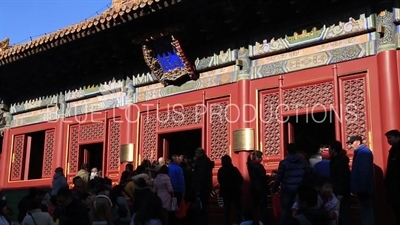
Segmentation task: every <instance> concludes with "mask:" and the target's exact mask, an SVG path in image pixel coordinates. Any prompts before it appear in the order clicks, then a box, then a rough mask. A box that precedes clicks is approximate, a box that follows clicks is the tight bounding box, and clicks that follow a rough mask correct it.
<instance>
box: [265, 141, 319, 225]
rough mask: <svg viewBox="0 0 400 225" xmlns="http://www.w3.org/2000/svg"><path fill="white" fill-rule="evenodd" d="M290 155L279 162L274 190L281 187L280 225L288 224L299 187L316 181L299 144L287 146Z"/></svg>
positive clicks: (276, 190) (275, 191)
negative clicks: (300, 154)
mask: <svg viewBox="0 0 400 225" xmlns="http://www.w3.org/2000/svg"><path fill="white" fill-rule="evenodd" d="M287 151H288V155H287V156H286V157H285V158H284V159H283V160H281V161H280V162H279V166H278V173H277V175H276V177H275V182H274V186H273V188H272V191H273V192H274V193H277V192H278V189H279V186H280V188H281V204H282V213H281V215H280V217H281V218H280V222H279V224H280V225H287V220H288V219H289V218H290V217H291V214H292V205H293V203H294V202H295V200H296V194H297V188H298V187H299V186H300V185H301V184H303V183H312V182H314V179H313V178H314V176H313V171H312V168H311V167H310V166H309V165H308V163H307V161H306V160H304V159H303V158H302V157H301V156H299V154H298V150H297V146H296V145H295V144H294V143H290V144H288V146H287Z"/></svg>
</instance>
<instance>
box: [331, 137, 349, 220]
mask: <svg viewBox="0 0 400 225" xmlns="http://www.w3.org/2000/svg"><path fill="white" fill-rule="evenodd" d="M329 156H330V163H329V164H330V165H329V166H330V169H329V171H330V178H331V180H332V186H333V193H334V194H335V195H336V196H337V198H338V199H339V201H340V213H339V215H340V217H339V225H348V224H350V205H349V199H350V167H349V162H350V160H349V157H348V156H347V155H346V151H345V150H343V148H342V143H340V142H339V141H331V142H330V143H329Z"/></svg>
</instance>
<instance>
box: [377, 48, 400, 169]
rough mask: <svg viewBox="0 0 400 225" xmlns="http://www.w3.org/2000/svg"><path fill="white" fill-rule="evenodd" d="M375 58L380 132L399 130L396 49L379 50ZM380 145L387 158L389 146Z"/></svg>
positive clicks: (399, 110)
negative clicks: (376, 62) (377, 78)
mask: <svg viewBox="0 0 400 225" xmlns="http://www.w3.org/2000/svg"><path fill="white" fill-rule="evenodd" d="M377 60H378V77H379V100H380V112H381V118H380V119H381V128H382V132H383V133H385V132H387V131H389V130H393V129H399V130H400V117H399V112H400V96H399V81H398V79H399V78H398V73H399V68H398V67H397V60H398V59H397V53H396V50H386V51H381V52H379V53H378V55H377ZM371 107H373V106H371ZM382 145H383V146H382V147H383V152H382V153H383V158H384V159H387V157H388V153H387V150H389V149H390V146H389V144H388V143H386V142H384V143H382ZM385 166H386V165H385Z"/></svg>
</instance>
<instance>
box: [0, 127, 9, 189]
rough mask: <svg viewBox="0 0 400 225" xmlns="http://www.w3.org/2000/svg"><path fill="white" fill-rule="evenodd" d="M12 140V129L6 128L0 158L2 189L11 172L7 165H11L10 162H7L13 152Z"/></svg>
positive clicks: (0, 186) (0, 183) (0, 185)
mask: <svg viewBox="0 0 400 225" xmlns="http://www.w3.org/2000/svg"><path fill="white" fill-rule="evenodd" d="M10 142H11V137H10V129H5V130H4V136H3V152H2V154H1V160H0V191H1V189H2V187H4V184H5V183H6V182H7V181H8V176H7V175H8V174H9V173H10V170H9V168H7V166H8V167H10V164H9V163H8V162H7V160H10V155H11V154H12V152H11V151H12V150H11V148H10V147H9V146H10V145H9V143H10ZM0 144H1V143H0Z"/></svg>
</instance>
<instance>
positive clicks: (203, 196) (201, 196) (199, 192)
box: [193, 148, 214, 225]
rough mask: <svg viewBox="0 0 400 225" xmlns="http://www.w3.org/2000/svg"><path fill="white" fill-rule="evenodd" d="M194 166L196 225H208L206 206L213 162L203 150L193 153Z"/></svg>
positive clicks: (198, 149)
mask: <svg viewBox="0 0 400 225" xmlns="http://www.w3.org/2000/svg"><path fill="white" fill-rule="evenodd" d="M195 158H196V165H195V166H194V170H193V182H194V183H193V184H194V185H193V188H194V190H195V193H196V205H197V208H196V209H197V216H198V218H197V224H198V225H208V212H207V210H208V206H209V198H210V194H211V191H212V170H213V168H214V162H213V161H211V160H210V158H208V157H207V156H206V154H205V151H204V149H202V148H197V149H196V151H195Z"/></svg>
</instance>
